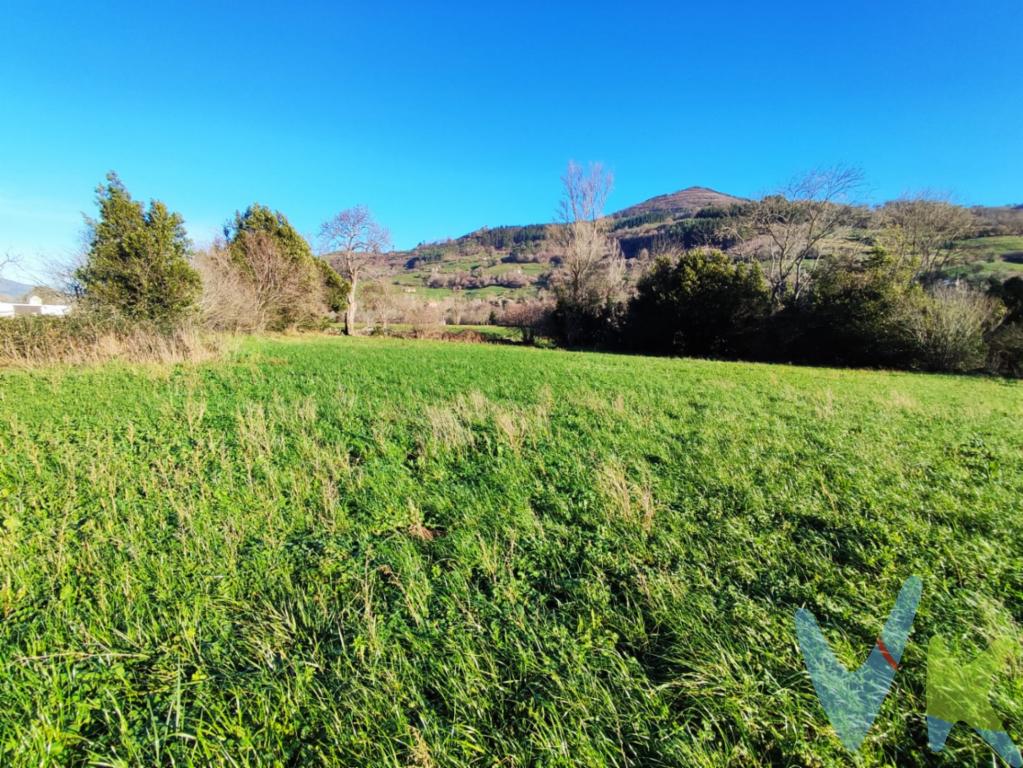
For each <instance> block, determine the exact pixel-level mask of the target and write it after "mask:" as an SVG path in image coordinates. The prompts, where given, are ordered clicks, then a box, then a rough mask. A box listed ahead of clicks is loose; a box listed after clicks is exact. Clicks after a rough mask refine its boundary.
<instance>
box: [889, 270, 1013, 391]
mask: <svg viewBox="0 0 1023 768" xmlns="http://www.w3.org/2000/svg"><path fill="white" fill-rule="evenodd" d="M997 314H998V311H997V305H996V304H995V303H994V302H993V301H992V300H991V299H990V298H989V297H987V296H985V295H984V294H982V293H980V292H978V291H975V290H973V289H971V288H968V287H965V286H959V285H953V286H941V287H939V288H937V289H935V290H934V291H933V292H931V293H926V294H923V296H922V298H921V299H919V300H918V301H916V302H914V303H913V304H912V305H911V306H910V307H909V311H908V312H907V314H906V316H905V319H904V322H905V328H906V331H907V333H908V338H909V340H910V342H911V344H912V354H913V357H914V362H915V363H916V366H917V367H920V368H923V369H925V370H929V371H948V372H965V371H975V370H979V369H980V368H982V367H983V366H984V364H985V362H986V359H987V357H988V349H987V344H986V340H985V335H986V333H987V332H988V331H989V330H990V329H991V328H992V327H993V326H994V324H995V320H996V319H997Z"/></svg>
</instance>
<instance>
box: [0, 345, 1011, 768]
mask: <svg viewBox="0 0 1023 768" xmlns="http://www.w3.org/2000/svg"><path fill="white" fill-rule="evenodd" d="M0 391H2V392H3V393H4V399H3V402H4V406H3V408H2V409H0V488H2V489H5V490H0V503H2V510H3V514H2V519H0V614H2V615H3V617H4V620H3V622H2V623H0V659H2V660H3V665H2V666H3V670H4V674H3V675H2V676H0V701H2V702H3V707H2V708H0V764H3V765H5V766H14V767H17V766H29V765H32V766H38V765H51V764H60V765H85V764H96V765H129V764H130V765H205V766H224V765H278V764H279V765H292V766H311V765H346V766H382V765H394V766H398V765H436V766H470V765H473V766H476V765H482V764H487V765H489V764H491V763H494V764H497V763H500V764H503V765H519V766H527V765H559V766H572V765H592V766H597V765H621V766H626V765H632V766H639V765H657V766H693V765H706V766H710V765H730V764H741V765H744V766H767V765H811V764H812V765H817V766H846V765H848V764H849V759H850V758H849V753H848V752H847V751H846V750H845V748H844V747H843V746H842V745H841V744H840V743H839V741H838V739H837V738H836V737H835V735H834V732H833V730H832V729H831V727H830V725H829V724H828V722H827V720H826V719H825V716H824V713H823V711H822V709H821V706H820V703H819V702H818V700H817V698H816V696H815V694H814V690H813V686H812V684H811V682H810V680H809V678H808V676H807V675H806V673H805V670H804V669H803V666H802V660H801V657H800V655H799V652H798V650H797V647H796V638H795V632H794V626H793V612H794V611H795V609H796V608H799V607H805V608H808V609H809V610H810V611H812V612H813V613H814V615H815V616H816V617H817V618H818V620H819V621H820V623H821V625H822V628H823V629H824V631H825V632H826V634H827V636H828V638H829V639H833V642H834V643H835V647H836V652H837V653H838V654H839V656H840V658H841V659H842V661H843V662H844V663H845V664H847V665H848V666H849V667H850V668H855V667H856V666H857V665H858V664H859V663H860V661H862V658H863V655H864V654H865V653H866V652H867V649H869V648H870V647H871V646H872V645H873V644H874V642H875V639H876V637H877V636H878V632H879V631H880V627H881V625H882V623H883V622H884V617H885V615H886V614H887V612H888V611H889V609H890V607H891V604H892V600H893V599H894V596H895V594H896V592H897V591H898V588H899V585H900V584H901V582H902V581H903V579H904V578H905V577H906V576H908V575H910V574H918V575H920V576H921V577H922V579H923V584H924V592H923V602H922V603H921V610H920V613H919V615H918V616H917V619H916V624H915V626H914V629H913V634H912V636H911V638H910V643H909V646H908V648H907V651H906V654H905V656H904V657H903V660H904V661H903V668H902V669H901V670H900V671H899V676H898V678H897V684H896V686H895V687H894V688H893V690H892V692H891V694H890V695H889V697H888V699H887V701H886V703H885V706H884V708H883V709H882V711H881V714H880V716H879V718H878V720H877V722H876V723H875V725H874V728H873V729H872V730H871V732H870V735H869V736H868V738H867V742H866V744H865V745H864V747H863V750H862V752H861V757H862V760H863V761H865V762H864V764H865V765H867V764H870V765H896V764H897V765H900V766H924V765H933V764H934V760H935V758H934V756H933V755H932V754H931V753H930V752H929V750H928V748H927V731H926V728H925V727H924V726H923V725H922V721H923V714H922V713H923V712H924V710H925V707H926V661H925V659H926V654H927V642H928V640H929V639H930V638H931V637H932V636H933V635H934V634H935V633H937V632H941V633H943V634H944V635H946V636H948V637H955V638H960V639H962V641H963V642H964V643H965V644H966V645H965V647H964V649H963V652H964V653H966V654H967V657H968V658H972V656H973V654H975V653H977V652H979V651H980V650H981V649H983V648H984V647H985V645H986V638H990V637H992V636H995V635H996V634H997V633H998V632H999V631H1000V630H1004V629H1008V630H1009V631H1013V630H1012V629H1011V628H1012V627H1014V626H1018V625H1019V622H1020V621H1023V585H1021V576H1020V570H1019V567H1018V558H1017V557H1016V553H1019V552H1020V551H1023V527H1021V526H1020V525H1019V514H1020V499H1021V498H1023V465H1021V463H1020V461H1019V456H1020V453H1021V451H1023V432H1021V431H1020V429H1019V426H1018V425H1019V423H1020V421H1021V419H1023V388H1021V387H1020V385H1018V384H1008V383H1006V382H1003V381H997V380H987V379H979V378H965V377H946V376H925V375H910V374H891V373H878V372H857V371H836V370H826V369H798V368H789V367H785V366H767V365H746V364H733V363H718V362H705V361H694V360H670V359H652V358H644V357H639V356H617V355H608V354H588V353H569V352H559V351H544V350H536V349H529V348H517V347H500V346H495V345H464V344H443V343H432V342H398V341H393V340H386V339H371V338H356V339H351V340H348V339H336V338H334V339H329V338H324V337H319V338H312V339H309V338H305V339H293V340H286V339H281V340H274V341H270V340H263V341H258V342H256V341H253V342H248V343H247V346H246V347H245V348H244V349H242V350H241V352H240V353H239V354H238V356H237V357H233V358H229V359H226V360H222V361H220V362H213V363H208V364H204V365H201V366H191V365H183V366H176V367H168V368H166V369H162V368H161V369H158V370H154V368H153V366H128V365H124V364H120V365H114V366H99V367H91V368H84V369H72V370H63V369H61V370H53V371H51V370H45V371H36V372H31V371H28V372H26V371H14V372H12V371H6V372H0ZM6 489H16V490H12V491H11V492H10V493H8V492H7V491H6ZM997 691H998V694H997V698H996V699H995V701H997V707H998V712H999V714H1000V715H1002V716H1004V718H1005V722H1006V723H1008V724H1010V727H1012V724H1014V723H1020V722H1023V720H1021V718H1023V685H1021V683H1020V681H1019V678H1018V677H1016V678H1012V679H1009V678H1005V679H1002V678H1000V679H999V683H998V688H997ZM1013 733H1014V735H1017V734H1016V732H1015V731H1014V732H1013ZM942 760H943V761H946V762H947V763H948V764H949V765H984V764H989V763H990V761H991V758H990V751H989V750H988V749H987V747H986V746H985V745H984V743H983V742H982V741H981V740H980V739H979V738H977V737H976V736H975V735H973V734H972V733H971V732H970V730H969V729H968V728H967V727H965V726H959V727H957V729H956V731H955V732H954V734H953V739H952V740H950V742H949V744H948V746H947V748H946V752H945V753H943V755H942Z"/></svg>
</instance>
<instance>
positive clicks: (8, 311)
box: [0, 294, 71, 317]
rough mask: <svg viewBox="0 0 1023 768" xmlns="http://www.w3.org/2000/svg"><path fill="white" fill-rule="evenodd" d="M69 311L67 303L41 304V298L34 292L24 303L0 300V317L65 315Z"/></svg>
mask: <svg viewBox="0 0 1023 768" xmlns="http://www.w3.org/2000/svg"><path fill="white" fill-rule="evenodd" d="M70 311H71V307H70V306H68V305H67V304H43V300H42V299H40V298H39V297H38V296H36V295H35V294H32V295H31V296H29V297H28V299H26V301H25V303H24V304H11V303H8V302H3V301H0V317H19V316H21V315H66V314H67V313H68V312H70Z"/></svg>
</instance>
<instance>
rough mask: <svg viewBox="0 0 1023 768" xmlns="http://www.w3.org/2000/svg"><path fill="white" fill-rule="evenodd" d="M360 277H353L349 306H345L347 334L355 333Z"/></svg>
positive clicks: (349, 292) (349, 293)
mask: <svg viewBox="0 0 1023 768" xmlns="http://www.w3.org/2000/svg"><path fill="white" fill-rule="evenodd" d="M357 284H358V279H357V278H355V277H353V278H352V287H351V290H349V291H348V306H347V307H346V308H345V336H351V335H352V334H353V333H355V287H356V285H357Z"/></svg>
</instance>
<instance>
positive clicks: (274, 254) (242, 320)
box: [197, 204, 348, 331]
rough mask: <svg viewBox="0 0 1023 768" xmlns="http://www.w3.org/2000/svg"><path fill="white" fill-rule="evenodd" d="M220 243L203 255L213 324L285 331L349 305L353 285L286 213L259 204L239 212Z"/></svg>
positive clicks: (206, 311)
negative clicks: (313, 247)
mask: <svg viewBox="0 0 1023 768" xmlns="http://www.w3.org/2000/svg"><path fill="white" fill-rule="evenodd" d="M225 234H226V235H227V236H228V240H227V243H226V244H223V243H220V244H215V245H214V246H213V247H212V248H210V249H209V250H208V251H206V252H205V253H203V254H202V255H201V256H200V257H199V258H198V259H197V265H198V266H199V268H200V270H201V271H202V275H203V284H204V291H203V297H202V302H201V303H202V313H203V317H204V319H205V321H206V322H207V323H208V324H209V325H210V326H211V327H213V328H222V329H227V330H246V331H256V330H262V329H267V330H274V331H279V330H284V329H286V328H291V327H295V326H313V325H316V324H317V322H319V321H322V320H323V319H324V318H325V317H326V316H327V315H328V313H330V312H334V313H337V312H340V311H342V310H344V308H345V306H346V304H347V300H348V284H347V282H345V280H344V279H343V278H342V277H341V276H340V275H338V274H337V272H336V271H335V270H334V269H333V268H332V267H330V265H328V264H327V263H326V262H323V261H322V260H321V259H317V258H315V257H314V256H313V254H312V250H311V249H310V248H309V244H308V243H307V242H306V241H305V239H304V238H303V237H302V236H301V235H300V234H298V232H297V231H296V230H295V229H294V227H292V226H291V224H290V223H289V222H288V219H287V218H286V217H285V216H284V214H282V213H280V212H279V211H272V210H270V209H269V208H267V207H265V206H262V205H258V204H254V205H251V206H249V208H248V209H247V210H246V211H245V212H244V213H237V214H235V220H234V223H233V225H232V226H230V227H228V228H227V229H226V230H225Z"/></svg>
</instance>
